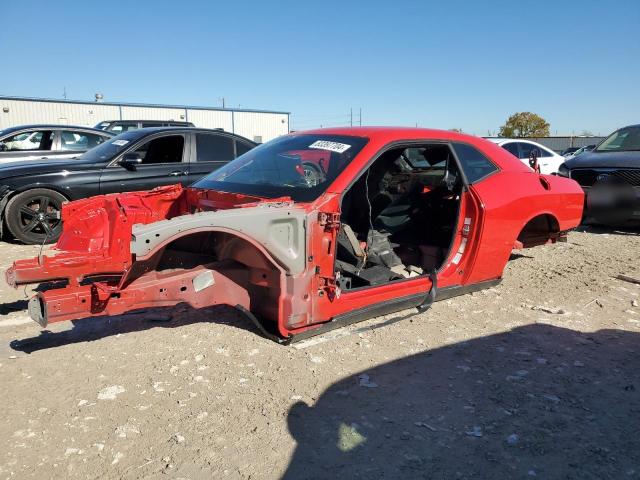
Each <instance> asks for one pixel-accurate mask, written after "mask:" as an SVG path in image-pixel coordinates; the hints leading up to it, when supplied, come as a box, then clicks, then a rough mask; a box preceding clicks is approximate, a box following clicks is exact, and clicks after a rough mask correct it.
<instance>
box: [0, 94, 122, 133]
mask: <svg viewBox="0 0 640 480" xmlns="http://www.w3.org/2000/svg"><path fill="white" fill-rule="evenodd" d="M5 110H8V111H5ZM113 118H116V119H117V118H120V114H119V111H118V107H117V106H114V105H102V104H99V103H96V104H95V105H94V104H83V103H54V102H26V101H22V100H3V99H0V129H1V128H6V127H13V126H16V125H25V124H30V123H54V124H63V125H86V126H91V127H93V126H94V125H95V124H97V123H98V122H101V121H103V120H106V119H113Z"/></svg>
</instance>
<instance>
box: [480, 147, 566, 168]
mask: <svg viewBox="0 0 640 480" xmlns="http://www.w3.org/2000/svg"><path fill="white" fill-rule="evenodd" d="M487 140H489V141H491V142H493V143H497V144H498V145H500V146H501V147H502V148H504V149H505V150H507V151H508V152H510V153H512V154H513V155H515V156H516V157H518V158H519V159H520V160H521V161H522V163H524V164H525V165H527V166H529V155H531V152H532V151H533V150H537V151H538V165H539V166H540V173H544V174H546V175H551V174H554V173H558V168H559V167H560V165H562V164H563V163H564V162H565V160H566V158H564V157H563V156H562V155H559V154H557V153H555V152H554V151H553V150H550V149H548V148H547V147H544V146H542V145H540V144H539V143H536V142H532V141H531V140H524V139H520V138H487Z"/></svg>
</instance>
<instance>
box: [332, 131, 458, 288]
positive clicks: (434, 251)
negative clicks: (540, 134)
mask: <svg viewBox="0 0 640 480" xmlns="http://www.w3.org/2000/svg"><path fill="white" fill-rule="evenodd" d="M462 186H463V184H462V175H461V174H460V171H459V170H458V167H457V164H456V162H455V158H454V155H453V152H452V150H451V148H450V147H449V145H447V144H435V143H434V144H424V145H420V146H410V147H399V148H393V149H391V150H389V151H387V152H385V153H384V154H382V155H381V156H380V157H379V158H378V159H377V160H376V161H375V162H374V163H373V164H372V165H371V167H369V169H368V170H367V171H365V172H364V174H363V175H362V176H361V177H360V178H359V179H358V180H357V181H356V182H355V183H354V184H353V185H352V186H351V188H350V189H349V190H348V191H347V192H346V193H345V195H344V197H343V199H342V205H341V216H340V218H341V225H340V230H339V232H338V238H337V245H336V266H335V268H336V271H337V272H339V273H340V275H339V276H338V278H339V279H341V280H340V281H341V288H342V289H343V290H349V289H353V288H359V287H369V286H376V285H382V284H385V283H388V282H391V281H394V280H401V279H403V278H410V277H415V276H419V275H426V274H428V273H430V272H431V271H432V270H433V269H438V268H440V267H441V266H442V265H443V264H444V262H445V260H446V258H447V255H448V252H449V250H450V247H451V244H452V242H453V240H454V237H455V228H456V225H457V223H458V216H459V210H460V202H461V194H462Z"/></svg>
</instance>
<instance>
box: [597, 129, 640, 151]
mask: <svg viewBox="0 0 640 480" xmlns="http://www.w3.org/2000/svg"><path fill="white" fill-rule="evenodd" d="M637 150H640V126H637V127H627V128H621V129H620V130H618V131H617V132H613V133H612V134H611V135H610V136H609V137H608V138H607V139H606V140H605V141H604V142H602V143H601V144H600V145H598V148H596V151H597V152H631V151H637Z"/></svg>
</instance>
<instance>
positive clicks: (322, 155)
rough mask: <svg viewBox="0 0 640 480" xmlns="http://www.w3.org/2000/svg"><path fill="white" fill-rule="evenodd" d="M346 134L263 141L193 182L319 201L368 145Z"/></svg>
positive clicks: (363, 140)
mask: <svg viewBox="0 0 640 480" xmlns="http://www.w3.org/2000/svg"><path fill="white" fill-rule="evenodd" d="M367 142H368V139H367V138H362V137H352V136H347V135H290V136H289V135H288V136H284V137H280V138H277V139H275V140H272V141H270V142H268V143H265V144H262V145H260V146H259V147H256V148H254V149H253V150H250V151H248V152H247V153H245V154H244V155H242V156H240V157H238V158H237V159H235V160H234V161H232V162H230V163H228V164H227V165H225V166H224V167H222V168H220V169H219V170H216V171H214V172H213V173H211V174H209V175H207V176H206V177H204V178H203V179H202V180H199V181H198V182H196V183H194V184H193V185H192V187H194V188H208V189H212V190H219V191H224V192H231V193H244V194H247V195H255V196H258V197H266V198H278V197H291V198H292V199H293V200H294V201H299V202H309V201H312V200H314V199H316V198H317V197H318V196H319V195H320V194H321V193H322V192H323V191H324V190H325V189H326V188H327V187H328V186H329V185H330V184H331V182H333V180H335V178H336V177H337V176H338V175H339V174H340V172H342V171H343V170H344V168H345V167H346V166H347V165H348V164H349V162H351V160H352V159H353V158H354V157H355V156H356V155H357V154H358V153H359V152H360V150H362V148H363V147H364V146H365V145H366V144H367Z"/></svg>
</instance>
